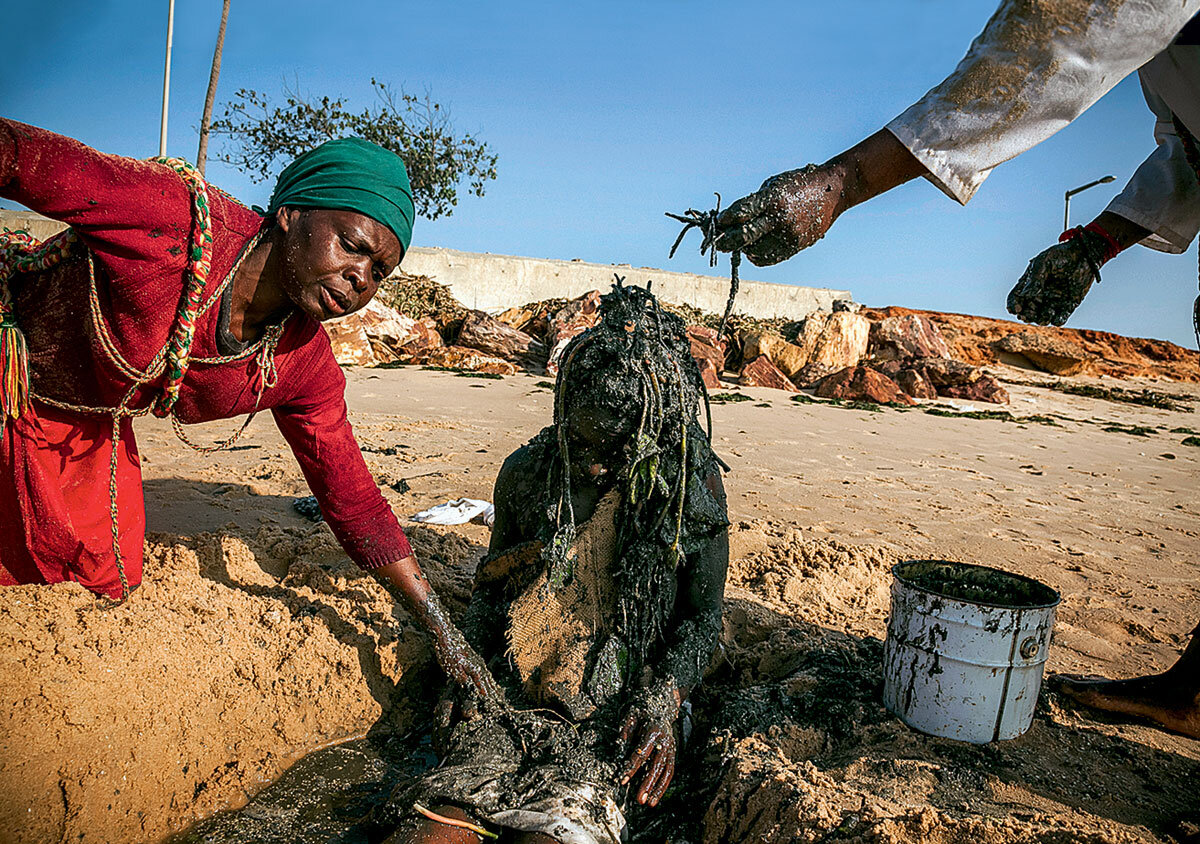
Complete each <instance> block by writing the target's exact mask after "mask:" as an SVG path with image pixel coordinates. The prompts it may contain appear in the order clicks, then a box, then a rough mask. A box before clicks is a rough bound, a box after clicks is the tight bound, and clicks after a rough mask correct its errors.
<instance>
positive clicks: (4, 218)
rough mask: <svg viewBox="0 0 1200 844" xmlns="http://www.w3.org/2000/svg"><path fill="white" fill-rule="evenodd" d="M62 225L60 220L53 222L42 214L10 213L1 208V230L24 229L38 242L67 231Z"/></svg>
mask: <svg viewBox="0 0 1200 844" xmlns="http://www.w3.org/2000/svg"><path fill="white" fill-rule="evenodd" d="M65 228H66V226H64V225H63V224H62V223H60V222H58V220H51V219H50V218H49V217H43V216H42V215H41V214H35V213H33V212H32V211H9V210H8V209H5V208H0V230H3V229H12V230H13V231H16V230H17V229H23V230H25V231H27V232H29V233H30V234H31V235H33V236H34V237H36V238H37V239H38V240H45V239H46V238H48V237H50V236H51V235H55V234H58V233H59V232H60V231H62V230H63V229H65Z"/></svg>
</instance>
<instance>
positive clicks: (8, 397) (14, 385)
mask: <svg viewBox="0 0 1200 844" xmlns="http://www.w3.org/2000/svg"><path fill="white" fill-rule="evenodd" d="M28 409H29V349H28V347H27V346H26V345H25V335H24V334H23V333H22V332H21V329H20V327H19V326H18V325H17V321H16V319H15V318H14V317H13V313H12V310H11V308H9V307H3V306H0V433H2V432H3V431H4V426H5V425H6V424H7V423H8V420H9V419H12V420H16V418H17V417H18V416H20V415H21V414H22V413H24V412H25V411H27V410H28Z"/></svg>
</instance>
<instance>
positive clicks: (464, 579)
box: [0, 525, 482, 842]
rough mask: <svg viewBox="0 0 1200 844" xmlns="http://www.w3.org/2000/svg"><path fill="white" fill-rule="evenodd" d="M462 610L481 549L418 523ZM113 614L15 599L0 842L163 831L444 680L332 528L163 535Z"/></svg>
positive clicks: (436, 571) (66, 590) (81, 599)
mask: <svg viewBox="0 0 1200 844" xmlns="http://www.w3.org/2000/svg"><path fill="white" fill-rule="evenodd" d="M410 538H411V539H412V542H413V545H414V546H415V547H416V549H417V551H418V553H419V554H421V556H422V559H423V560H424V561H425V565H426V571H427V572H428V573H429V575H430V578H431V580H433V581H434V583H435V584H436V585H437V586H438V588H439V589H440V590H441V592H442V594H443V595H444V596H445V598H446V599H447V603H448V604H451V605H454V604H455V603H457V604H458V605H460V606H461V603H462V601H463V600H464V599H465V598H466V595H467V589H468V588H469V577H470V572H471V571H472V570H473V568H474V562H475V560H477V559H478V556H479V553H480V552H481V551H482V549H480V548H478V547H477V546H473V545H471V544H470V543H468V542H466V541H465V540H463V539H462V538H461V537H457V536H454V535H441V534H438V533H436V532H435V531H433V530H429V529H417V530H414V531H412V532H411V533H410ZM146 554H147V559H146V570H147V578H146V581H145V583H144V584H143V585H142V587H141V588H140V589H138V590H137V591H136V592H135V593H134V595H133V596H132V597H131V598H130V599H129V601H127V602H126V603H125V604H124V605H121V606H118V607H109V606H106V605H104V604H102V603H99V602H98V601H97V600H96V598H95V597H94V596H93V595H91V594H90V593H88V592H87V591H85V590H84V589H82V588H81V587H78V586H76V585H73V584H62V585H58V586H53V587H44V586H41V587H39V586H24V587H12V588H10V589H7V590H5V591H4V593H3V600H0V673H2V675H3V677H4V683H3V690H2V691H0V709H2V710H3V711H4V712H5V713H6V714H7V719H6V723H5V729H4V738H3V743H2V744H0V794H3V795H4V798H5V799H4V800H3V801H0V831H3V832H0V839H2V840H4V841H6V842H7V841H11V842H25V841H28V842H44V841H58V840H72V841H102V842H111V841H153V840H156V839H159V838H161V837H162V836H164V835H165V834H167V833H168V832H170V831H171V830H173V829H178V828H180V827H182V826H186V825H187V824H188V823H189V822H190V821H192V820H194V819H195V818H196V817H198V816H202V815H205V814H209V813H211V812H213V811H215V810H217V809H221V808H224V807H227V806H230V805H237V804H238V803H240V802H243V801H244V799H245V796H246V795H247V794H248V793H253V792H255V791H257V790H258V789H260V788H261V787H262V786H263V785H265V784H266V783H267V782H269V781H270V780H271V779H273V778H274V777H276V776H278V774H279V773H280V772H281V771H282V770H283V769H284V768H285V767H286V766H287V765H288V764H289V763H290V762H291V761H292V760H294V759H295V758H296V757H297V755H299V754H301V753H303V752H305V751H307V750H311V749H312V748H313V747H314V746H316V745H320V744H324V743H328V742H330V741H333V740H338V739H342V738H346V737H348V736H352V735H356V734H362V733H363V732H364V731H366V730H368V729H370V728H372V727H379V728H396V727H403V726H404V725H405V724H406V723H407V721H408V719H409V718H410V717H411V711H412V710H411V709H409V708H406V707H405V706H402V705H401V706H398V705H396V704H397V703H400V702H402V701H405V700H407V699H410V698H412V697H414V696H416V695H417V694H419V693H420V690H421V689H422V685H423V681H426V680H428V679H429V677H430V675H429V673H428V672H427V671H426V670H424V669H425V668H426V667H427V665H428V663H427V655H426V646H425V642H424V640H423V638H422V637H421V635H419V634H418V633H417V632H416V630H415V628H414V627H413V626H412V624H410V622H409V620H408V619H407V617H406V616H405V614H404V613H403V612H402V611H399V610H396V609H395V608H394V605H393V602H392V601H391V599H390V598H389V597H388V596H387V595H386V593H384V591H383V590H382V589H381V588H380V587H379V586H378V585H377V584H375V582H374V581H373V580H371V579H370V578H369V577H368V576H365V575H364V574H363V573H362V572H360V571H359V570H358V569H357V568H355V567H354V565H353V564H352V563H350V562H349V560H348V559H347V558H346V557H345V556H344V555H343V553H342V551H341V549H340V548H339V547H338V546H337V544H336V542H335V541H334V539H333V537H332V535H331V534H330V533H329V531H328V529H327V528H326V527H324V526H323V525H319V526H313V527H311V528H296V529H288V530H283V529H279V528H277V527H273V526H264V527H263V528H262V529H261V530H260V531H259V532H258V533H257V535H255V536H253V537H248V536H244V535H238V534H237V533H236V532H227V533H221V534H215V535H214V534H202V535H201V536H199V537H198V538H197V539H195V540H194V541H184V540H180V539H177V538H174V537H171V536H164V535H159V536H153V537H151V538H150V539H149V540H148V541H147V543H146Z"/></svg>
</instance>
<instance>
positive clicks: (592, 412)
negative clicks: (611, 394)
mask: <svg viewBox="0 0 1200 844" xmlns="http://www.w3.org/2000/svg"><path fill="white" fill-rule="evenodd" d="M635 421H636V411H635V412H634V413H631V414H629V415H618V414H616V413H614V412H613V411H612V410H610V409H608V408H603V407H594V406H590V405H581V406H577V407H575V408H573V409H572V410H571V411H570V412H569V413H568V414H567V436H568V438H569V441H570V444H571V463H572V464H574V465H575V467H576V469H578V470H580V471H581V472H582V473H583V474H585V475H589V476H591V477H598V476H600V475H602V474H605V473H606V472H608V471H610V470H612V469H616V468H619V467H620V466H621V465H622V464H623V463H624V462H625V460H626V459H627V458H626V455H625V453H624V446H625V443H627V442H628V441H629V437H630V435H631V434H632V433H633V426H634V423H635Z"/></svg>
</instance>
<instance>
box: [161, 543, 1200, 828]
mask: <svg viewBox="0 0 1200 844" xmlns="http://www.w3.org/2000/svg"><path fill="white" fill-rule="evenodd" d="M730 538H731V555H730V556H731V570H730V576H729V585H728V592H727V598H726V605H725V614H724V633H723V636H722V647H723V657H722V660H721V662H720V664H719V666H718V667H717V669H716V671H715V673H714V674H713V675H712V676H711V677H710V678H709V680H708V681H707V682H706V684H705V686H703V687H702V689H701V690H700V691H698V692H697V693H696V694H695V696H694V704H695V714H696V718H695V725H694V729H693V732H692V735H691V738H690V740H689V742H688V744H687V746H686V748H685V750H684V751H683V753H682V756H681V760H680V764H679V774H678V775H677V778H676V780H675V782H674V784H673V785H672V788H671V790H670V791H669V792H668V795H667V798H666V800H665V801H664V803H663V805H662V806H660V807H659V809H657V810H654V811H642V810H639V809H635V810H633V811H632V812H631V813H630V817H629V820H630V829H631V832H632V834H633V835H632V839H631V840H632V842H633V844H662V842H664V841H670V842H672V844H684V842H690V844H725V842H766V844H793V842H814V843H815V842H825V841H839V842H896V844H901V843H902V844H909V842H912V844H916V842H946V844H950V842H954V844H958V843H959V842H961V844H968V842H971V844H975V843H976V842H981V843H982V844H1001V842H1046V844H1051V842H1053V844H1066V842H1093V844H1100V843H1101V842H1112V844H1118V842H1144V841H1168V842H1182V841H1185V840H1189V839H1187V838H1186V836H1187V835H1188V834H1189V831H1192V832H1193V833H1194V830H1195V817H1194V816H1195V814H1196V813H1197V811H1198V810H1197V807H1196V804H1195V787H1194V783H1195V782H1197V781H1198V778H1200V760H1198V759H1197V758H1195V757H1194V756H1193V757H1188V756H1186V755H1181V754H1176V753H1167V752H1164V751H1162V750H1158V749H1155V748H1152V747H1149V746H1147V745H1145V744H1142V743H1139V742H1137V741H1132V740H1130V739H1128V738H1125V737H1123V736H1122V734H1121V732H1120V731H1119V730H1114V729H1112V728H1110V727H1108V726H1107V725H1105V724H1103V723H1097V722H1096V721H1094V720H1090V719H1088V718H1086V717H1083V716H1082V715H1080V714H1077V713H1076V712H1074V711H1073V710H1071V709H1070V708H1067V707H1065V706H1064V704H1063V703H1062V702H1061V701H1060V700H1059V699H1058V698H1057V697H1056V696H1055V695H1054V694H1053V693H1049V694H1046V695H1044V697H1043V700H1042V702H1041V705H1040V706H1039V709H1038V712H1037V714H1036V716H1035V718H1034V723H1033V727H1032V728H1031V730H1030V731H1029V732H1028V733H1027V734H1026V735H1025V736H1022V737H1021V738H1019V739H1016V740H1013V741H1008V742H1000V743H997V744H992V745H984V746H974V745H967V744H962V743H959V742H954V741H951V740H948V739H938V738H932V737H928V736H924V735H922V734H920V733H916V732H914V731H912V730H911V729H909V728H907V727H905V726H904V725H903V724H902V723H901V722H900V721H899V720H898V719H896V718H895V717H893V716H891V715H890V714H889V713H888V712H887V711H886V710H885V709H884V708H883V706H882V704H881V703H880V691H881V687H882V677H881V659H882V641H881V639H880V637H881V636H882V635H883V631H884V627H885V623H886V616H887V606H888V588H889V583H890V579H891V568H892V566H893V565H895V563H896V562H898V561H897V559H896V558H895V557H894V556H892V555H890V554H888V553H886V552H883V551H880V550H878V549H874V548H866V547H861V546H850V545H844V544H841V543H838V542H832V541H828V540H810V539H806V538H805V537H804V535H803V534H802V532H801V531H800V530H799V529H797V528H796V527H795V526H793V525H787V524H779V523H771V522H745V523H741V524H738V525H735V526H734V527H733V528H732V529H731V537H730ZM423 735H424V733H423V732H422V729H421V728H418V729H417V730H416V731H415V732H413V733H411V734H409V736H408V737H407V738H405V739H403V740H401V739H394V738H387V737H385V736H380V737H379V738H376V739H367V740H365V741H364V742H358V743H355V744H352V745H348V746H343V747H339V748H333V749H330V750H325V751H321V752H320V753H318V754H314V755H312V756H310V757H309V758H307V759H306V760H304V761H303V762H301V763H300V764H299V765H297V766H296V767H295V768H293V769H292V770H291V771H290V772H289V773H288V775H287V776H286V777H285V778H284V779H283V780H281V781H280V782H279V783H277V784H276V785H274V786H272V787H271V788H269V789H267V790H266V791H264V792H262V793H261V794H260V795H259V796H258V797H257V798H256V799H255V800H253V801H252V802H251V803H250V804H249V805H248V806H247V807H246V808H245V809H243V810H241V811H240V812H238V813H234V814H226V815H220V816H217V817H214V818H212V819H210V820H208V821H206V822H204V823H203V824H201V825H200V826H198V827H196V828H195V829H194V830H193V831H192V832H191V833H190V835H191V837H188V838H184V839H182V840H183V841H186V842H187V843H188V844H198V842H201V841H203V842H205V844H233V842H238V844H242V842H250V841H254V842H285V841H286V842H309V841H314V842H315V841H338V842H345V843H346V844H350V842H355V843H356V844H358V843H359V842H361V844H368V842H375V841H379V840H382V838H383V837H385V836H386V833H387V829H386V828H382V827H380V826H379V825H378V824H377V823H376V820H375V818H376V816H375V812H374V809H375V807H376V806H378V805H381V804H382V803H383V802H384V801H386V799H387V797H388V795H389V794H390V793H391V792H392V790H393V788H394V787H395V785H396V784H398V783H401V782H403V781H404V780H405V777H409V776H414V775H415V774H416V773H418V772H419V771H421V770H424V766H428V765H429V764H430V762H431V760H430V755H429V752H428V749H427V747H424V746H422V744H421V742H422V741H423V739H422V736H423Z"/></svg>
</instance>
